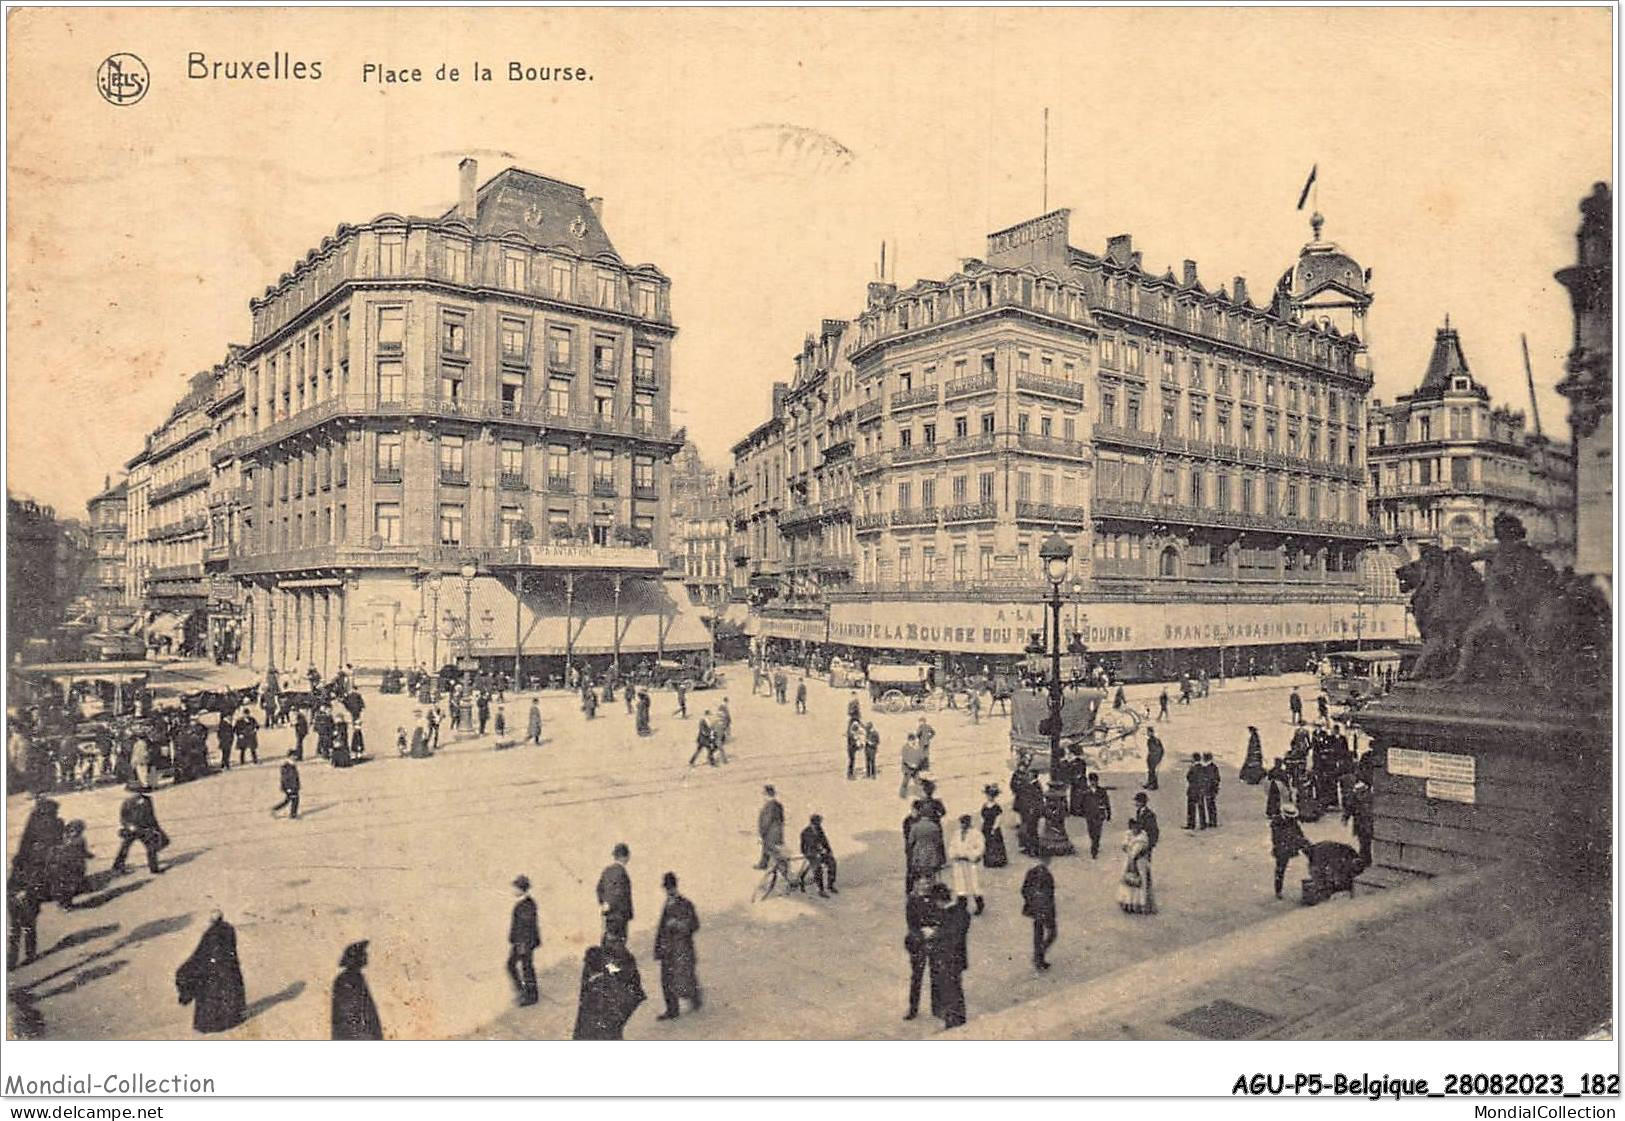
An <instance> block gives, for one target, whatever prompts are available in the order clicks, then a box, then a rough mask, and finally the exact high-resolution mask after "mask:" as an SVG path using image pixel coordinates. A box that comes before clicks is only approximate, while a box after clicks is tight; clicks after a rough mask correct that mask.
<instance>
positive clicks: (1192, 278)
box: [1185, 257, 1196, 288]
mask: <svg viewBox="0 0 1625 1121" xmlns="http://www.w3.org/2000/svg"><path fill="white" fill-rule="evenodd" d="M1195 284H1196V262H1195V261H1193V260H1191V259H1190V258H1189V257H1186V258H1185V287H1187V288H1190V287H1192V286H1193V285H1195Z"/></svg>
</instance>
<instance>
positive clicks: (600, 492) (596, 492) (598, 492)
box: [592, 479, 616, 498]
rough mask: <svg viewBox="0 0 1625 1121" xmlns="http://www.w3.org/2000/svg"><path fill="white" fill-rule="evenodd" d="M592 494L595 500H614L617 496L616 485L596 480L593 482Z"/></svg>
mask: <svg viewBox="0 0 1625 1121" xmlns="http://www.w3.org/2000/svg"><path fill="white" fill-rule="evenodd" d="M592 493H593V497H594V498H614V497H615V495H616V489H615V484H614V483H613V482H610V481H607V480H604V479H594V480H593V481H592Z"/></svg>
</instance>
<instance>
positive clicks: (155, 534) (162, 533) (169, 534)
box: [147, 514, 209, 541]
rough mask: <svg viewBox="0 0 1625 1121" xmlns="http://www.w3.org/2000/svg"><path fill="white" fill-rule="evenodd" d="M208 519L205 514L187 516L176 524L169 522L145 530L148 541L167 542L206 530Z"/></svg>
mask: <svg viewBox="0 0 1625 1121" xmlns="http://www.w3.org/2000/svg"><path fill="white" fill-rule="evenodd" d="M208 525H209V519H208V516H207V515H205V514H188V515H187V516H186V517H184V518H182V519H181V520H180V521H178V522H169V523H167V524H165V525H159V526H153V527H152V528H151V529H149V530H147V540H148V541H168V540H169V539H171V538H174V537H187V536H190V535H191V534H194V533H201V532H202V531H203V530H204V529H206V528H208Z"/></svg>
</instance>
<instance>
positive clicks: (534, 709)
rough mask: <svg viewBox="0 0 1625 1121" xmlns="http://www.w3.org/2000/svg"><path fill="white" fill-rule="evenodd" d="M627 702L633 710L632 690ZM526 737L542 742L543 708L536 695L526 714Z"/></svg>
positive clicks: (533, 741)
mask: <svg viewBox="0 0 1625 1121" xmlns="http://www.w3.org/2000/svg"><path fill="white" fill-rule="evenodd" d="M626 704H627V708H626V710H627V711H628V712H631V711H632V694H631V691H630V690H628V691H627V701H626ZM525 738H526V739H527V740H529V741H530V742H531V743H534V744H540V743H541V742H542V710H541V708H540V706H538V705H537V703H536V699H535V698H534V697H532V698H531V702H530V712H529V713H527V714H526V716H525Z"/></svg>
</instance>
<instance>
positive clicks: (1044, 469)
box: [736, 210, 1404, 677]
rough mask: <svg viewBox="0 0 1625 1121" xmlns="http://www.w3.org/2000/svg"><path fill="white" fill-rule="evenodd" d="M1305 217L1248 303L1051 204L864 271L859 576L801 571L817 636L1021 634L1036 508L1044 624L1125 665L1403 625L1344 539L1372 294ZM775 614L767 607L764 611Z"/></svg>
mask: <svg viewBox="0 0 1625 1121" xmlns="http://www.w3.org/2000/svg"><path fill="white" fill-rule="evenodd" d="M1320 226H1321V219H1320V217H1319V215H1316V217H1315V220H1314V237H1313V240H1311V242H1310V243H1309V244H1307V245H1306V246H1305V247H1304V248H1303V250H1302V252H1301V253H1300V255H1299V259H1298V261H1297V262H1296V264H1295V265H1294V266H1293V267H1292V268H1290V269H1288V270H1287V272H1286V273H1285V274H1284V275H1283V276H1282V277H1281V280H1280V282H1279V283H1278V284H1277V286H1276V288H1275V290H1274V291H1273V293H1272V294H1271V297H1270V299H1269V301H1268V303H1267V304H1266V305H1263V306H1261V305H1258V304H1255V303H1254V302H1253V301H1252V299H1251V297H1250V296H1249V294H1248V290H1247V285H1246V282H1245V281H1244V280H1243V279H1241V278H1239V277H1237V278H1235V279H1234V280H1233V281H1232V283H1231V285H1230V286H1228V288H1226V287H1223V286H1221V287H1219V288H1218V289H1217V290H1213V289H1210V288H1208V287H1207V286H1206V285H1204V284H1203V283H1202V281H1201V280H1200V278H1199V275H1198V270H1197V266H1196V263H1195V262H1194V261H1186V262H1184V264H1183V268H1182V270H1181V273H1180V274H1179V275H1175V274H1174V273H1173V272H1172V271H1171V270H1169V271H1166V272H1163V273H1162V274H1160V275H1159V274H1156V273H1152V272H1148V271H1146V270H1145V269H1144V268H1143V267H1142V263H1141V256H1140V254H1139V253H1138V252H1137V251H1135V249H1134V248H1133V242H1132V240H1131V238H1129V237H1128V236H1126V235H1125V236H1119V237H1113V238H1111V239H1110V240H1109V241H1108V243H1107V246H1106V249H1105V252H1104V253H1101V254H1095V253H1090V252H1087V251H1084V250H1080V249H1076V248H1073V247H1072V246H1071V245H1070V243H1069V215H1068V212H1067V211H1065V210H1060V211H1055V212H1053V213H1050V214H1046V215H1043V216H1041V217H1039V218H1035V219H1033V220H1031V221H1028V222H1024V223H1022V224H1020V225H1018V226H1014V227H1011V228H1010V229H1007V230H1002V231H1000V232H998V233H995V234H993V235H991V236H990V237H989V238H988V244H987V252H986V256H985V259H980V260H967V261H965V262H963V264H962V266H961V268H960V270H959V271H958V272H957V273H956V274H955V275H953V276H951V277H948V278H946V279H943V280H932V281H920V282H918V283H916V284H915V285H914V286H912V287H911V288H909V289H907V290H905V291H898V290H897V289H896V288H895V287H894V286H892V285H889V284H871V285H870V287H869V294H868V301H867V307H866V308H865V310H864V311H863V313H862V314H861V315H860V316H859V317H858V318H857V320H856V322H855V324H853V325H852V327H851V328H850V333H851V334H852V335H854V336H855V339H854V343H853V346H852V348H851V350H850V352H849V358H850V362H851V365H852V368H853V371H854V375H855V382H854V389H855V392H854V398H855V399H854V401H853V403H852V408H853V425H854V448H853V455H854V458H853V460H852V468H851V473H852V482H853V488H854V489H853V496H852V499H851V509H852V518H851V526H852V534H853V566H854V567H853V572H854V579H853V581H852V583H851V584H850V585H848V586H846V587H839V588H830V589H827V590H825V591H823V593H822V594H821V596H820V597H819V598H820V599H821V601H822V603H821V607H822V609H823V612H824V616H825V619H824V623H825V635H824V637H825V644H826V645H827V646H829V647H830V648H832V649H837V650H843V648H844V650H843V652H849V653H853V654H857V655H858V656H860V657H863V656H877V655H882V654H885V655H894V654H902V655H905V656H924V657H940V659H941V660H943V661H944V662H948V663H953V662H966V663H969V664H973V665H979V664H982V663H985V662H988V661H990V660H996V659H999V658H1006V657H1010V656H1016V655H1019V653H1020V652H1021V650H1022V647H1023V646H1024V644H1025V642H1026V640H1027V637H1028V635H1029V633H1030V632H1031V631H1033V630H1036V629H1038V628H1039V627H1040V626H1041V624H1042V619H1043V611H1042V608H1041V607H1040V596H1046V595H1047V591H1048V588H1047V584H1046V583H1045V580H1044V577H1043V575H1042V572H1041V564H1040V562H1039V560H1038V548H1039V545H1040V544H1041V542H1042V541H1043V540H1044V538H1045V537H1046V536H1048V534H1049V533H1051V532H1052V531H1059V532H1060V533H1061V534H1063V535H1064V536H1065V537H1067V538H1068V539H1069V540H1070V543H1071V544H1072V547H1073V556H1074V561H1073V573H1074V575H1073V577H1072V579H1070V580H1069V581H1068V583H1067V586H1066V588H1065V591H1066V592H1067V594H1068V595H1069V598H1070V601H1071V602H1070V603H1069V605H1068V607H1067V608H1066V610H1065V611H1064V612H1063V623H1064V624H1065V625H1066V626H1067V627H1069V628H1070V627H1073V626H1074V625H1076V627H1077V629H1079V630H1081V631H1083V632H1084V635H1085V640H1086V641H1087V643H1088V645H1089V648H1090V650H1091V651H1092V652H1095V653H1097V654H1099V655H1101V656H1103V657H1104V658H1105V660H1107V661H1108V662H1110V663H1113V664H1115V666H1116V668H1117V670H1118V672H1119V673H1121V674H1123V675H1125V676H1128V677H1155V676H1167V675H1171V674H1174V673H1178V672H1194V671H1195V670H1197V669H1199V668H1206V669H1207V670H1208V672H1210V673H1212V674H1214V675H1220V674H1235V673H1238V672H1245V671H1246V669H1247V667H1248V665H1249V663H1251V664H1253V665H1255V666H1256V668H1258V669H1259V670H1263V669H1266V668H1268V667H1269V666H1270V664H1271V663H1272V662H1278V663H1279V664H1280V665H1282V666H1283V667H1286V666H1292V667H1294V668H1295V667H1296V666H1299V665H1301V664H1302V661H1303V658H1304V657H1306V656H1307V655H1308V654H1310V653H1312V652H1314V651H1317V650H1323V649H1324V648H1325V647H1326V646H1328V645H1341V644H1344V643H1347V644H1348V645H1353V644H1354V643H1355V642H1356V641H1358V640H1360V639H1362V638H1363V639H1365V640H1368V641H1369V640H1389V641H1392V640H1396V639H1398V638H1399V637H1400V636H1401V634H1402V633H1403V629H1404V615H1403V607H1402V605H1401V604H1400V602H1399V601H1398V600H1397V598H1395V597H1392V596H1390V595H1385V594H1384V593H1385V592H1391V591H1393V589H1392V586H1391V585H1392V576H1391V571H1390V572H1389V573H1388V574H1387V585H1388V586H1386V587H1385V586H1384V583H1383V580H1382V575H1383V574H1382V571H1381V563H1380V562H1377V563H1376V564H1373V565H1369V566H1368V557H1367V554H1368V552H1369V551H1370V548H1371V546H1372V545H1373V543H1374V541H1375V538H1376V534H1375V532H1374V531H1373V529H1372V527H1370V526H1369V525H1368V524H1367V522H1366V515H1365V494H1364V477H1365V471H1364V447H1363V439H1362V437H1363V427H1364V410H1365V400H1366V396H1367V394H1368V392H1369V390H1370V385H1371V375H1370V371H1369V368H1368V365H1367V361H1366V352H1365V347H1364V343H1363V342H1362V340H1361V337H1360V335H1359V333H1358V329H1359V327H1360V326H1361V325H1363V323H1364V319H1365V315H1366V312H1367V310H1368V308H1369V306H1370V303H1371V295H1370V293H1369V292H1368V291H1367V290H1366V288H1365V273H1364V270H1362V269H1361V268H1360V267H1359V265H1358V264H1357V263H1356V262H1354V261H1353V259H1352V258H1350V257H1348V256H1347V255H1346V254H1344V253H1342V252H1341V251H1340V250H1339V249H1338V248H1337V247H1336V246H1335V245H1332V244H1330V243H1328V242H1324V241H1323V240H1322V239H1321V237H1320ZM776 413H777V410H776ZM770 423H772V422H770ZM771 442H772V441H771V439H770V438H768V434H767V433H766V431H765V429H758V432H757V433H756V434H753V436H752V437H751V438H748V439H747V441H746V442H745V445H742V447H747V446H748V447H750V448H752V449H755V450H754V451H753V454H754V456H755V458H757V459H761V458H763V457H762V454H761V449H762V448H765V447H766V446H767V445H768V444H771ZM759 446H760V447H759ZM740 450H741V449H736V454H737V453H738V452H739V451H740ZM791 477H792V478H794V475H793V473H792V476H791ZM738 497H739V496H738V487H737V484H736V502H737V500H738ZM794 497H795V496H794V492H793V491H792V492H791V494H790V496H789V498H790V506H789V511H788V512H780V513H778V514H777V524H778V525H779V526H783V525H784V524H785V522H786V520H787V518H788V519H789V520H791V521H792V522H793V521H794V517H793V515H794V511H795V503H794ZM739 513H740V510H739V508H738V507H737V506H736V517H737V516H738V515H739ZM751 513H752V514H753V515H754V511H751ZM753 544H754V542H753ZM782 553H783V550H782V548H781V555H782ZM747 563H749V561H748V560H747ZM787 590H791V589H788V588H787ZM803 598H804V597H803ZM789 613H790V609H789V608H788V607H787V608H784V609H782V610H781V611H778V612H775V611H774V610H773V609H771V608H764V609H762V610H761V614H762V616H763V618H762V619H761V622H760V623H759V627H760V629H761V632H762V633H764V634H768V635H770V636H771V635H772V634H774V633H775V632H774V626H775V624H774V622H773V616H774V615H775V614H789ZM1074 620H1075V621H1076V622H1075V624H1074ZM801 630H803V631H805V630H806V628H805V626H803V627H802V628H801Z"/></svg>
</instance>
